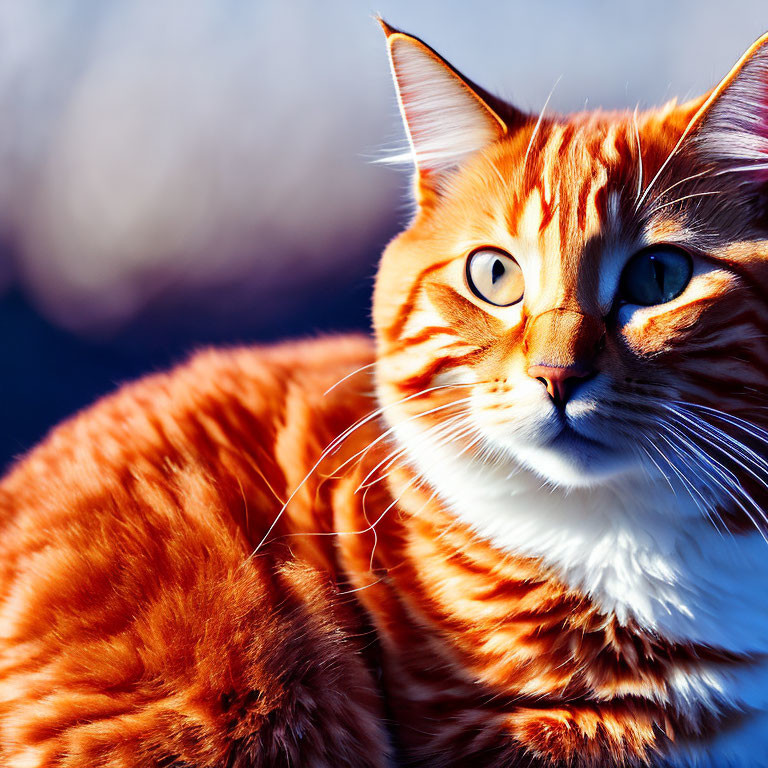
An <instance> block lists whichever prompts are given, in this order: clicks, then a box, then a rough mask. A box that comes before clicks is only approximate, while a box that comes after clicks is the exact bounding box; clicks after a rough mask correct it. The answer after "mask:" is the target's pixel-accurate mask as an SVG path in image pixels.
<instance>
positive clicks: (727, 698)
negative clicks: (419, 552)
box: [396, 425, 768, 768]
mask: <svg viewBox="0 0 768 768" xmlns="http://www.w3.org/2000/svg"><path fill="white" fill-rule="evenodd" d="M409 432H410V430H409V425H404V426H402V427H398V429H397V430H396V434H397V436H398V439H399V440H400V442H401V444H403V445H408V446H409V449H410V450H409V455H410V457H411V459H412V460H413V462H414V464H415V466H416V469H417V470H418V471H419V472H420V473H421V474H422V475H423V476H424V477H425V478H426V479H427V480H428V481H429V482H430V484H431V485H432V486H433V487H434V488H435V489H437V491H438V493H439V495H440V497H441V498H442V500H443V501H444V502H445V503H446V504H447V505H448V506H449V507H450V508H451V509H452V510H453V512H454V513H455V514H456V515H457V516H458V517H460V518H461V519H462V520H464V521H465V522H466V523H468V524H469V525H471V526H472V527H473V528H474V529H475V530H476V531H477V532H478V534H479V535H481V536H482V537H483V538H485V539H487V540H489V541H490V542H492V543H493V544H494V545H495V546H496V547H498V548H499V549H500V550H502V551H505V552H511V553H515V554H523V555H529V556H532V557H537V558H541V559H542V561H543V562H544V563H546V564H547V565H548V566H550V567H551V568H553V570H554V571H555V572H556V573H557V574H558V576H559V577H560V578H561V579H562V580H563V581H564V582H565V583H566V584H567V585H569V586H571V587H573V588H575V589H578V590H580V591H581V592H582V593H584V594H586V595H588V596H589V597H590V599H591V600H592V601H593V602H594V603H595V605H596V606H597V607H598V608H599V609H600V610H601V611H602V612H604V613H606V614H609V613H612V614H614V615H615V616H616V617H617V618H618V620H619V621H620V622H622V623H626V622H628V621H629V620H632V621H633V622H635V623H637V624H638V625H639V626H641V627H642V628H643V629H645V630H646V631H648V632H652V633H654V634H657V635H659V636H660V637H661V638H664V639H666V640H668V641H673V642H682V643H685V642H690V643H696V644H705V645H710V646H713V647H716V648H719V649H724V650H728V651H732V652H734V653H738V654H748V655H749V656H750V657H751V658H753V659H754V662H753V663H752V664H750V665H747V666H741V667H738V668H729V667H725V666H714V665H704V664H702V665H701V666H699V667H697V668H695V669H694V668H692V669H690V670H688V671H686V672H685V673H680V674H679V675H676V676H675V677H674V679H670V680H669V681H668V686H669V699H670V701H671V702H673V703H674V705H675V706H678V707H680V708H682V709H690V710H691V711H693V710H698V709H700V708H701V707H702V706H703V707H706V708H707V709H717V708H718V707H719V706H721V705H723V704H727V705H729V706H734V705H735V706H738V707H739V708H742V709H746V710H748V711H751V712H752V713H754V717H751V718H750V719H748V720H747V721H746V722H745V723H743V724H742V725H740V726H739V727H738V729H733V730H731V731H729V732H727V733H725V732H723V733H722V734H720V735H719V736H718V737H717V738H716V739H714V740H713V741H712V742H711V743H709V744H706V745H704V744H700V743H697V744H691V745H686V744H677V745H676V746H675V751H674V754H673V755H670V756H669V757H668V760H669V764H671V765H679V766H687V765H696V766H712V768H715V766H717V768H721V767H722V766H729V765H734V766H763V765H766V766H768V544H767V543H766V542H765V540H764V539H763V538H762V536H761V535H760V534H758V533H757V532H755V533H754V534H750V535H746V536H732V535H730V534H728V533H727V532H721V531H718V530H716V529H715V528H714V527H713V525H712V524H711V523H710V522H709V521H707V520H706V519H703V518H702V516H701V513H700V512H699V511H698V510H697V509H696V508H695V505H694V504H693V503H691V502H690V500H689V499H688V497H687V496H686V495H685V493H681V492H679V491H677V492H675V491H674V490H673V489H672V488H671V487H670V486H669V485H668V484H667V483H666V482H662V481H658V482H656V481H652V480H645V479H640V478H638V477H635V478H634V479H624V480H622V481H620V482H619V481H616V482H614V483H612V484H606V485H602V486H599V487H594V488H579V489H570V490H566V489H560V488H552V487H547V486H546V485H543V484H542V481H541V479H540V478H538V477H536V476H535V475H534V474H533V473H531V472H529V471H527V470H524V469H520V468H513V467H510V466H509V465H506V466H501V465H498V464H497V465H493V464H491V463H478V462H477V461H476V460H474V459H472V458H470V457H469V456H468V455H466V454H465V455H463V456H457V455H456V452H455V450H451V448H450V447H445V446H441V445H439V444H437V443H435V444H429V443H425V442H424V440H423V435H418V434H417V433H416V432H415V430H414V432H413V434H409Z"/></svg>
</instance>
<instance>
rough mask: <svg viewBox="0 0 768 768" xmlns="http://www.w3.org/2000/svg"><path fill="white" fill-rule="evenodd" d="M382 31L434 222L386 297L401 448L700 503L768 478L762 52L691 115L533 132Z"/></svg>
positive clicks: (381, 313)
mask: <svg viewBox="0 0 768 768" xmlns="http://www.w3.org/2000/svg"><path fill="white" fill-rule="evenodd" d="M384 26H385V32H386V36H387V45H388V48H389V53H390V57H391V64H392V71H393V74H394V79H395V85H396V88H397V94H398V98H399V103H400V107H401V112H402V115H403V119H404V121H405V125H406V129H407V134H408V138H409V141H410V147H411V156H412V158H413V160H414V162H415V167H416V174H415V180H414V186H415V194H416V201H417V206H418V207H417V211H416V214H415V217H414V219H413V221H412V222H411V224H410V226H409V227H408V229H407V230H406V231H405V232H403V233H402V234H401V235H400V236H399V237H397V238H396V239H395V240H394V241H393V242H392V243H391V244H390V245H389V246H388V248H387V249H386V251H385V253H384V256H383V259H382V262H381V266H380V271H379V274H378V278H377V285H376V293H375V300H374V322H375V328H376V334H377V343H378V364H377V385H378V392H379V397H380V400H381V403H382V406H383V408H384V411H383V412H384V416H385V417H386V419H387V421H388V423H389V424H390V425H391V426H392V427H393V431H394V432H395V433H396V434H397V436H398V437H399V439H400V441H401V442H404V443H405V444H406V445H407V448H408V450H411V449H413V450H419V451H420V452H421V453H420V455H421V456H422V459H421V461H422V463H423V461H424V460H425V459H424V456H426V457H427V460H428V457H429V455H430V452H433V454H434V456H435V458H436V460H441V457H443V458H444V457H445V456H446V455H448V454H446V451H448V452H450V453H451V454H452V455H453V454H459V453H461V455H463V456H464V458H465V459H468V460H470V461H475V462H477V464H478V466H480V465H481V464H483V463H489V462H490V463H494V464H495V465H496V466H504V467H508V468H509V472H514V471H515V468H516V467H523V468H525V469H526V471H532V472H534V473H536V474H537V475H538V476H539V477H540V478H541V479H542V480H543V481H545V482H547V483H550V484H552V485H556V486H568V487H574V486H585V485H595V484H603V483H610V482H614V481H615V480H616V478H620V477H626V476H632V475H637V476H644V475H654V474H655V475H657V476H659V477H661V476H665V479H666V480H667V481H668V482H670V484H672V485H673V486H679V487H682V488H684V489H686V488H688V484H693V485H695V486H696V488H695V492H696V493H699V494H700V495H701V497H702V501H704V502H706V504H716V503H720V504H722V503H723V501H724V500H730V499H731V498H732V497H734V496H736V495H737V492H736V491H735V490H734V488H733V486H734V483H739V484H740V485H741V486H742V491H743V492H744V493H746V491H744V488H747V487H748V481H749V480H754V476H760V477H761V478H765V477H766V473H765V470H766V469H768V464H767V463H765V461H764V460H763V459H762V458H761V455H763V454H765V450H764V449H765V446H766V443H765V442H764V441H763V437H764V436H765V434H768V433H763V432H762V431H761V430H762V429H763V428H764V427H765V426H766V422H768V415H767V414H768V411H766V410H761V408H765V406H768V398H766V394H767V393H768V197H767V196H766V191H767V190H768V187H766V182H767V181H768V41H766V39H765V38H763V39H761V40H760V41H758V43H756V44H755V45H754V46H753V47H752V48H751V49H750V50H749V51H748V52H747V53H746V54H745V56H744V57H743V58H742V59H741V61H740V62H739V63H738V64H737V65H736V67H735V68H734V69H733V71H732V72H731V73H730V74H729V75H728V76H727V77H726V78H725V80H723V81H722V83H721V84H720V85H719V86H717V88H715V89H714V90H713V91H712V92H711V93H710V94H709V95H708V96H706V97H702V98H701V99H697V100H695V101H692V102H689V103H684V104H677V103H671V104H667V105H666V106H664V107H662V108H660V109H657V110H649V111H645V112H627V113H601V112H593V113H582V114H575V115H570V116H555V115H551V114H549V113H548V112H547V111H546V110H545V111H544V112H543V113H542V114H540V115H527V114H523V113H522V112H520V111H518V110H516V109H515V108H513V107H511V106H510V105H507V104H504V103H502V102H500V101H499V100H497V99H495V98H493V97H492V96H490V95H489V94H488V93H486V92H485V91H482V90H481V89H479V88H478V87H476V86H475V85H473V84H472V83H471V82H469V81H468V80H467V79H465V78H464V77H462V76H461V75H460V74H459V73H458V72H457V71H456V70H455V69H453V68H452V67H451V66H450V65H449V64H448V63H447V62H445V61H444V60H443V59H442V58H440V56H439V55H438V54H436V53H435V52H434V51H433V50H432V49H430V48H429V47H428V46H426V45H425V44H424V43H423V42H421V41H420V40H418V39H416V38H414V37H411V36H409V35H406V34H403V33H401V32H398V31H396V30H394V29H392V28H390V27H387V26H386V25H384ZM710 409H712V410H710ZM742 420H743V421H742ZM750 430H752V432H753V433H752V434H749V432H750ZM761 461H762V462H763V464H761ZM763 465H764V466H763ZM750 473H751V474H750ZM734 477H735V478H736V479H734ZM688 490H689V491H690V489H688ZM738 503H739V504H740V505H744V503H745V502H743V499H741V498H740V500H739V502H738ZM731 506H733V505H731Z"/></svg>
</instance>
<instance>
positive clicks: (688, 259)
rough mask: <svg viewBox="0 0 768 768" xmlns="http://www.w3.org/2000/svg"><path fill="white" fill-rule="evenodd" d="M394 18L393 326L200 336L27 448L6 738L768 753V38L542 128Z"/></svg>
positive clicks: (9, 560)
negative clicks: (238, 346) (708, 91)
mask: <svg viewBox="0 0 768 768" xmlns="http://www.w3.org/2000/svg"><path fill="white" fill-rule="evenodd" d="M386 32H387V36H388V42H389V48H390V55H391V57H392V63H393V70H394V74H395V80H396V83H397V87H398V92H399V95H400V100H401V106H402V109H403V114H404V117H405V119H406V125H407V127H408V133H409V138H410V140H411V144H412V149H413V153H414V157H415V159H416V162H417V167H418V176H417V187H416V189H417V198H418V202H419V212H418V213H417V216H416V218H415V219H414V221H413V222H412V224H411V226H410V227H409V229H408V230H407V231H406V232H405V233H403V234H402V235H401V236H400V237H398V238H397V239H396V240H395V241H393V243H391V244H390V246H389V247H388V249H387V251H386V252H385V255H384V258H383V261H382V265H381V268H380V271H379V276H378V279H377V286H376V295H375V299H374V325H375V329H376V347H375V350H374V348H373V346H372V345H370V344H369V342H367V341H365V340H364V339H360V338H340V339H327V340H324V341H316V342H306V343H302V344H294V345H287V346H284V347H275V348H271V349H253V350H240V351H234V352H222V353H206V354H203V355H200V356H198V357H196V358H195V359H194V360H193V361H192V362H191V363H189V364H188V365H186V366H183V367H181V368H179V369H178V370H176V371H174V372H171V373H170V374H167V375H160V376H155V377H152V378H150V379H147V380H145V381H143V382H139V383H137V384H135V385H131V386H129V387H127V388H125V389H123V390H122V391H120V392H118V393H117V394H116V395H114V396H112V397H110V398H107V399H105V400H104V401H102V402H101V403H100V404H98V405H97V406H95V407H94V408H93V409H91V410H90V411H86V412H84V413H83V414H81V415H80V416H78V417H76V418H75V419H74V420H72V421H70V422H69V423H67V424H65V425H63V426H62V427H60V428H58V429H57V430H56V431H55V432H54V433H53V434H52V436H51V437H50V438H49V439H48V440H47V441H46V442H45V443H44V444H43V445H41V446H40V447H39V448H37V449H36V450H35V451H33V452H32V453H31V454H30V455H29V456H28V457H27V458H26V459H24V460H22V461H21V462H20V463H19V464H18V465H17V466H16V467H15V468H14V469H13V470H12V471H11V473H10V474H9V475H8V476H7V477H6V479H5V480H4V481H3V483H2V485H0V764H2V765H3V766H5V765H8V766H9V768H38V767H40V768H42V766H46V767H48V766H50V767H51V768H52V767H53V766H57V768H85V766H89V768H90V767H91V766H103V767H104V768H118V767H119V768H134V767H137V766H174V767H175V768H181V767H182V766H183V767H184V768H187V767H190V766H191V768H204V767H205V768H209V767H210V768H246V766H310V767H312V766H329V767H330V766H350V767H352V766H361V767H365V766H371V767H373V766H385V765H391V764H396V763H401V764H403V765H423V766H437V767H438V768H439V767H441V766H443V767H445V766H455V767H456V768H458V767H459V766H469V765H487V766H498V767H499V768H500V767H501V766H510V768H511V767H512V766H538V765H541V766H550V765H551V766H558V767H560V768H565V767H566V766H577V767H579V766H583V767H585V768H586V767H587V766H589V767H592V766H594V767H597V766H606V765H628V766H634V765H637V766H643V765H645V766H649V765H652V766H694V765H695V766H703V767H705V768H706V767H707V766H710V767H711V768H722V766H726V765H734V766H745V767H746V766H752V767H753V768H756V767H757V766H763V765H768V599H766V597H765V593H766V590H765V585H766V584H768V544H766V542H765V540H764V539H763V536H762V533H761V532H760V529H762V528H764V515H765V509H766V506H767V503H768V494H767V493H766V483H765V480H766V477H768V473H767V472H766V470H768V462H766V461H765V459H764V458H763V457H762V455H761V452H762V451H763V449H764V446H765V445H766V437H767V436H768V432H767V431H766V427H767V426H768V419H767V418H766V415H765V409H764V407H763V404H764V402H765V395H766V392H768V387H767V382H768V378H767V375H766V372H767V371H768V366H767V365H766V362H767V361H768V347H767V345H768V341H767V339H768V335H767V334H766V329H767V328H768V308H767V307H766V302H765V296H766V295H768V258H767V257H766V251H767V250H768V249H766V246H765V244H764V240H765V239H766V238H765V234H764V231H765V220H764V210H765V208H764V186H765V174H764V167H765V163H764V162H763V159H762V158H763V157H764V156H765V157H768V152H767V151H766V150H767V149H768V129H767V128H766V127H765V126H766V125H768V97H766V99H765V101H766V107H765V110H764V112H759V111H758V113H757V114H755V115H747V117H748V118H749V119H747V118H746V117H745V115H746V114H747V113H746V111H745V110H750V109H753V110H756V109H758V107H759V105H760V104H761V103H762V102H760V100H759V98H757V97H755V96H754V94H755V93H757V94H758V95H760V94H763V95H764V90H768V88H765V84H766V81H768V76H766V70H768V65H767V64H766V61H765V59H768V54H767V53H766V51H765V50H764V49H765V48H766V45H768V44H766V43H765V41H763V42H761V43H759V44H756V46H755V47H754V48H753V49H752V50H751V51H750V52H749V53H748V55H747V56H746V57H745V59H743V60H742V62H740V64H739V65H738V66H737V68H736V69H735V70H734V71H733V72H732V73H731V74H730V75H729V76H728V77H727V78H726V80H725V81H723V83H722V84H721V85H720V86H719V87H718V89H716V90H715V91H714V92H713V94H712V95H711V96H710V97H708V99H706V100H705V99H700V100H697V101H695V102H691V103H689V104H683V105H679V106H678V105H675V104H672V105H668V106H667V107H665V108H663V109H662V110H658V111H656V112H648V113H644V114H641V115H638V114H634V115H632V114H617V115H600V114H597V115H577V116H573V117H571V118H552V119H550V118H546V119H545V118H543V117H541V116H540V117H539V118H535V117H530V116H525V115H522V114H521V113H519V112H517V111H516V110H514V109H512V108H511V107H508V106H505V105H503V104H500V103H498V102H496V101H495V100H492V99H491V97H489V96H488V95H487V94H484V93H483V92H482V91H479V90H476V89H474V87H472V86H471V84H469V83H468V82H467V81H465V80H463V79H462V78H461V77H460V76H459V75H458V74H457V73H456V72H455V71H454V70H452V69H451V68H449V67H448V66H447V65H446V64H445V62H443V61H442V60H440V59H439V57H437V55H436V54H434V52H432V51H431V50H430V49H428V48H427V47H426V46H424V45H423V44H422V43H421V42H420V41H418V40H416V39H414V38H411V37H408V36H406V35H403V34H401V33H398V32H396V31H394V30H391V29H389V28H387V29H386ZM761 88H763V90H761ZM745 94H747V96H745ZM756 105H757V106H756ZM764 134H765V135H764Z"/></svg>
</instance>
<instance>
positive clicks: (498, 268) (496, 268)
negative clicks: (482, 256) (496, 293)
mask: <svg viewBox="0 0 768 768" xmlns="http://www.w3.org/2000/svg"><path fill="white" fill-rule="evenodd" d="M505 272H506V269H505V268H504V265H503V264H502V263H501V259H496V261H494V262H493V266H492V267H491V282H492V283H493V284H494V285H495V284H496V281H497V280H498V279H499V278H500V277H501V276H502V275H503V274H504V273H505Z"/></svg>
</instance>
